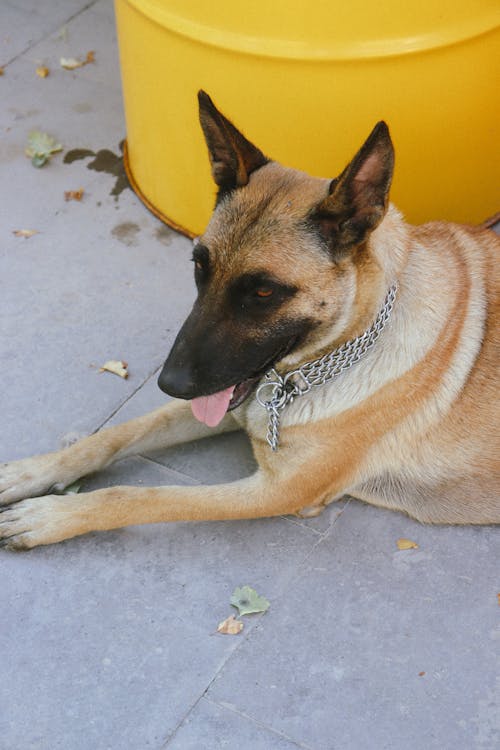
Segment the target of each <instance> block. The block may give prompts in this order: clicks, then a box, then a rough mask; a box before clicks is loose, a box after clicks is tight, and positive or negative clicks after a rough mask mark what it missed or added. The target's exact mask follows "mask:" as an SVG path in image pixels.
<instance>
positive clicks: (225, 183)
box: [198, 91, 269, 196]
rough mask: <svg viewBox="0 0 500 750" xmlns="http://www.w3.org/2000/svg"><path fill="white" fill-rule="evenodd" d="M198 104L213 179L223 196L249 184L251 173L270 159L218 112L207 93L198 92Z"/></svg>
mask: <svg viewBox="0 0 500 750" xmlns="http://www.w3.org/2000/svg"><path fill="white" fill-rule="evenodd" d="M198 102H199V106H200V124H201V127H202V130H203V134H204V136H205V140H206V142H207V146H208V154H209V157H210V164H211V165H212V176H213V178H214V181H215V183H216V185H218V186H219V196H220V195H221V194H224V193H226V192H228V191H230V190H234V189H235V188H237V187H243V185H246V184H247V182H248V180H249V177H250V175H251V173H252V172H253V171H255V170H256V169H259V167H263V166H264V164H267V163H268V161H269V159H268V158H267V157H266V156H264V154H263V153H262V151H260V149H258V148H257V147H256V146H254V145H253V144H252V143H250V141H247V139H246V138H245V136H244V135H243V134H242V133H240V131H239V130H237V129H236V128H235V127H234V125H233V124H232V123H231V122H229V120H228V119H227V118H226V117H224V115H223V114H221V113H220V112H219V110H218V109H217V107H216V106H215V104H214V103H213V101H212V100H211V99H210V97H209V96H208V94H206V93H205V92H204V91H199V92H198Z"/></svg>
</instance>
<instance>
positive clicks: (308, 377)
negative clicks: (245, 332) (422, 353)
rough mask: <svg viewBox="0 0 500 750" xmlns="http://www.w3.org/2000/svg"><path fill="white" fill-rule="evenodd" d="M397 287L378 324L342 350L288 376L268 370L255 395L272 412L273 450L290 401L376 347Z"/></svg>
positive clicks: (270, 438) (390, 293) (269, 436)
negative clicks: (283, 411)
mask: <svg viewBox="0 0 500 750" xmlns="http://www.w3.org/2000/svg"><path fill="white" fill-rule="evenodd" d="M397 288H398V287H397V284H396V283H394V284H393V285H392V286H391V287H390V289H389V291H388V293H387V297H386V298H385V301H384V305H383V307H382V309H381V310H380V312H379V314H378V315H377V317H376V319H375V321H374V323H373V324H372V326H371V327H370V328H368V330H367V331H365V332H364V333H363V334H362V335H361V336H357V337H356V338H355V339H351V340H350V341H346V342H345V344H342V346H341V347H339V348H338V349H334V350H333V351H332V352H330V353H329V354H325V355H324V356H323V357H320V358H319V359H315V360H314V361H313V362H306V363H305V364H303V365H301V366H300V367H298V368H297V369H296V370H291V371H290V372H288V373H287V374H286V375H283V376H282V375H280V374H279V373H278V372H277V371H276V370H275V369H274V367H273V368H272V369H271V370H269V372H267V373H266V375H265V378H266V379H265V381H264V382H263V383H261V385H260V386H259V387H258V388H257V391H256V394H255V398H256V399H257V401H258V403H259V404H260V405H261V406H263V407H264V409H266V411H267V413H268V418H269V422H268V426H267V436H266V439H267V442H268V443H269V445H270V446H271V449H272V450H273V451H277V450H278V444H279V433H280V412H281V411H282V410H283V409H284V408H285V406H287V404H291V403H292V401H293V400H294V398H296V397H297V396H303V395H304V394H305V393H308V392H309V391H310V390H311V388H312V387H313V386H317V385H324V384H325V383H329V382H330V381H331V380H334V379H335V378H336V377H338V376H339V375H340V373H342V372H344V370H348V369H349V367H352V365H354V364H356V362H358V361H359V360H360V359H361V357H362V356H363V355H364V354H366V352H367V351H368V350H369V349H371V348H372V346H373V345H374V343H375V342H376V341H377V339H378V337H379V336H380V334H381V333H382V331H383V330H384V328H385V326H386V323H387V321H388V320H389V318H390V316H391V312H392V308H393V306H394V300H395V298H396V292H397ZM266 390H267V391H268V393H269V390H270V391H271V394H270V395H271V398H269V399H268V400H266V399H265V398H264V396H263V394H264V393H265V391H266Z"/></svg>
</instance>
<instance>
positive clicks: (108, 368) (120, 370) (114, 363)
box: [99, 359, 128, 379]
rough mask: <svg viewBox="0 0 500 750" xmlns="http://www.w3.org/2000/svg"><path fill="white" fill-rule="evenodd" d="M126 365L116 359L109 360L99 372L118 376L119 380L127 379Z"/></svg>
mask: <svg viewBox="0 0 500 750" xmlns="http://www.w3.org/2000/svg"><path fill="white" fill-rule="evenodd" d="M127 367H128V364H127V363H126V362H122V361H121V360H118V359H110V360H109V361H108V362H105V363H104V364H103V366H102V367H101V368H99V372H112V373H113V374H114V375H119V376H120V377H121V378H125V379H126V378H128V370H127Z"/></svg>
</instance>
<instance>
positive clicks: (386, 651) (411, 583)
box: [207, 501, 500, 750]
mask: <svg viewBox="0 0 500 750" xmlns="http://www.w3.org/2000/svg"><path fill="white" fill-rule="evenodd" d="M401 537H403V538H409V539H411V540H414V541H416V542H417V543H418V544H419V548H418V549H413V550H406V551H400V550H398V549H397V547H396V540H397V539H398V538H401ZM498 552H499V535H498V529H496V528H488V527H483V528H452V527H424V526H422V525H420V524H418V523H416V522H414V521H412V520H411V519H408V518H406V517H405V516H403V515H402V514H398V513H393V512H390V511H385V510H381V509H377V508H373V507H370V506H367V505H363V504H362V503H358V502H355V501H352V502H351V503H350V504H349V507H348V508H347V509H346V511H345V512H344V513H343V514H342V515H341V516H340V518H339V519H338V521H337V523H336V524H335V526H334V527H333V529H332V533H331V534H330V535H329V536H327V537H326V538H324V539H323V540H322V541H321V542H320V543H319V544H318V545H317V546H316V547H315V548H314V552H313V554H312V555H311V556H310V557H309V558H308V559H307V562H306V564H305V565H304V567H303V569H302V571H301V572H300V574H298V575H297V576H296V577H295V578H294V581H293V585H291V586H290V588H289V590H288V591H287V592H286V593H285V594H284V595H283V596H282V597H281V598H280V599H279V600H278V601H276V602H274V606H273V607H272V610H269V612H268V617H266V619H265V620H262V621H261V622H260V623H259V626H258V627H257V628H256V629H255V631H254V632H253V633H252V635H251V636H250V638H249V639H248V640H247V641H246V642H245V644H244V646H243V647H242V648H241V649H240V651H239V652H238V658H237V659H235V660H230V661H229V662H228V664H227V665H226V667H225V668H224V669H223V670H222V671H221V672H220V674H219V675H218V677H217V680H216V681H215V682H214V684H213V685H212V687H211V688H210V690H209V692H208V694H207V697H208V698H210V699H211V700H214V701H216V702H217V703H218V704H219V705H223V706H227V707H228V708H230V709H232V710H235V711H239V712H241V713H243V714H244V715H246V716H250V717H252V718H255V719H257V720H258V721H260V722H261V723H263V724H264V725H266V726H269V727H271V728H272V729H274V730H276V731H278V732H283V733H284V734H285V735H286V736H289V737H293V738H294V740H296V741H299V742H303V743H305V744H306V745H307V746H310V747H313V748H316V749H317V750H334V749H336V748H339V749H343V748H364V747H373V748H384V749H385V750H393V749H394V750H396V748H400V747H407V748H414V749H415V750H417V748H424V747H425V748H426V750H433V749H434V748H435V749H436V750H438V749H440V748H444V747H446V748H451V747H454V748H461V749H462V748H463V750H466V748H468V749H472V748H477V749H478V750H479V749H480V750H483V749H484V750H486V748H489V749H490V750H492V749H493V748H494V747H496V743H497V741H498V718H499V714H498V697H499V696H498V687H499V685H498V674H499V666H500V663H499V651H498V643H499V638H500V628H499V622H498V602H497V589H498ZM242 675H244V679H242Z"/></svg>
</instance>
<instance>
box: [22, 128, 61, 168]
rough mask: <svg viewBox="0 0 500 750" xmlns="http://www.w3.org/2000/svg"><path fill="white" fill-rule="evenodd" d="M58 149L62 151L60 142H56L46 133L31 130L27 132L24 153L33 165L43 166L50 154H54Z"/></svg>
mask: <svg viewBox="0 0 500 750" xmlns="http://www.w3.org/2000/svg"><path fill="white" fill-rule="evenodd" d="M58 151H62V146H61V144H60V143H56V141H55V139H54V138H52V136H50V135H48V133H42V132H40V131H39V130H33V132H31V133H30V134H29V137H28V145H27V147H26V152H25V153H26V156H28V157H29V158H30V159H31V163H32V164H33V166H34V167H43V165H44V164H46V163H47V162H48V160H49V159H50V157H51V156H52V154H56V153H57V152H58Z"/></svg>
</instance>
